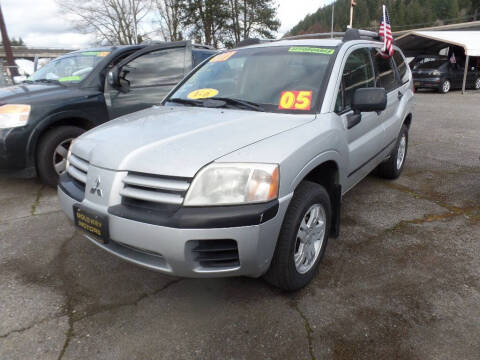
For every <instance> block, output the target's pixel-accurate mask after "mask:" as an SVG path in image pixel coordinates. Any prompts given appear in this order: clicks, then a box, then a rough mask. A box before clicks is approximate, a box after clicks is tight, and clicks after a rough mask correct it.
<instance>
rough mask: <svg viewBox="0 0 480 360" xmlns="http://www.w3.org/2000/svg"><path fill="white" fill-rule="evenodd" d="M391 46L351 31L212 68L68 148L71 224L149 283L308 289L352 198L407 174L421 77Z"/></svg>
mask: <svg viewBox="0 0 480 360" xmlns="http://www.w3.org/2000/svg"><path fill="white" fill-rule="evenodd" d="M329 35H330V34H328V36H329ZM381 47H382V43H381V42H380V41H378V37H377V35H376V34H374V33H370V32H365V31H361V30H356V29H351V30H348V31H347V32H346V33H345V34H344V37H343V38H340V39H323V38H322V34H317V35H308V36H302V37H300V38H299V37H295V38H290V39H282V40H279V41H272V42H268V43H261V44H256V45H251V46H246V47H242V48H237V49H234V50H230V51H227V52H224V53H221V54H219V55H216V56H214V57H212V58H211V59H207V60H205V61H204V62H203V63H202V64H201V65H199V66H198V67H197V68H195V69H194V70H193V71H192V72H191V73H190V74H189V75H188V76H187V77H186V78H185V79H184V80H183V81H182V82H180V83H179V85H177V86H176V87H175V88H174V89H173V90H172V91H171V92H170V93H169V94H168V95H167V97H166V98H165V99H164V100H163V101H162V102H161V104H160V105H159V106H153V107H151V108H149V109H145V110H142V111H139V112H136V113H133V114H129V115H126V116H122V117H120V118H118V119H116V120H114V121H111V122H109V123H106V124H103V125H101V126H100V127H98V128H96V129H94V130H91V131H89V132H87V133H85V134H83V135H82V136H80V137H79V138H78V139H77V140H75V141H74V142H73V143H72V145H71V147H70V151H69V154H68V164H67V171H66V173H65V174H63V175H61V177H60V184H59V187H58V196H59V199H60V203H61V206H62V208H63V211H64V212H65V213H66V214H67V216H68V218H69V219H71V220H72V221H74V222H75V224H76V226H77V227H78V228H80V229H81V230H82V232H83V233H84V234H85V236H86V237H87V238H88V239H89V240H90V241H92V242H93V243H94V244H96V245H98V246H99V247H101V248H103V249H104V250H106V251H108V252H110V253H112V254H115V255H116V256H118V257H120V258H122V259H125V260H128V261H130V262H133V263H135V264H138V265H141V266H144V267H147V268H149V269H152V270H157V271H160V272H163V273H166V274H172V275H177V276H183V277H225V276H239V275H243V276H250V277H260V276H264V277H265V279H266V280H267V281H268V282H270V283H271V284H273V285H275V286H278V287H280V288H282V289H286V290H296V289H299V288H301V287H303V286H305V285H306V284H307V283H308V282H309V281H310V280H311V279H312V278H313V276H314V275H315V271H316V269H317V267H318V265H319V262H320V260H321V258H322V256H323V254H324V252H325V247H326V245H327V240H328V238H329V237H337V236H338V235H339V227H340V204H341V198H342V196H343V195H344V194H345V193H346V192H347V191H349V190H350V189H352V188H353V187H354V186H355V184H357V183H358V182H359V181H360V180H362V179H363V178H364V177H365V176H367V175H368V174H369V173H370V172H372V171H373V170H375V171H376V172H377V173H378V174H379V175H380V176H383V177H385V178H387V179H395V178H397V177H398V176H400V174H401V172H402V169H403V168H404V165H405V159H406V155H407V145H408V131H409V128H410V125H411V121H412V106H413V85H412V75H411V72H410V70H409V68H408V66H407V65H406V63H405V58H404V56H403V55H402V53H401V51H400V49H398V48H396V47H395V55H394V56H393V57H391V58H385V57H384V54H383V53H382V52H381Z"/></svg>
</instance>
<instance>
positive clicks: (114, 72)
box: [107, 67, 120, 88]
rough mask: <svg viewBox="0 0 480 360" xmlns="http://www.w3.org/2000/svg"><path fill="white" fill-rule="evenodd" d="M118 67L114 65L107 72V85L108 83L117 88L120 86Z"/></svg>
mask: <svg viewBox="0 0 480 360" xmlns="http://www.w3.org/2000/svg"><path fill="white" fill-rule="evenodd" d="M118 75H119V74H118V68H116V67H114V68H112V69H111V70H110V71H109V72H108V74H107V81H108V85H110V86H111V87H113V88H119V87H120V78H119V76H118Z"/></svg>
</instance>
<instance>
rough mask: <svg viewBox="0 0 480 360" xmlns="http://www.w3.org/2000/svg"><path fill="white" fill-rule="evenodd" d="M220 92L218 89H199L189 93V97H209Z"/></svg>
mask: <svg viewBox="0 0 480 360" xmlns="http://www.w3.org/2000/svg"><path fill="white" fill-rule="evenodd" d="M217 94H218V90H217V89H198V90H195V91H192V92H191V93H190V94H188V95H187V97H188V98H189V99H207V98H211V97H214V96H215V95H217Z"/></svg>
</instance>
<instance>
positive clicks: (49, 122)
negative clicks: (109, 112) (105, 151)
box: [27, 111, 96, 166]
mask: <svg viewBox="0 0 480 360" xmlns="http://www.w3.org/2000/svg"><path fill="white" fill-rule="evenodd" d="M65 125H69V126H77V127H79V128H82V129H84V130H90V129H92V128H93V127H95V125H96V124H95V122H94V121H93V120H91V119H89V118H88V117H87V116H85V115H84V114H83V113H81V112H76V111H74V112H70V111H69V112H62V113H58V114H54V115H52V116H49V117H48V118H46V119H44V120H43V121H40V122H39V123H38V125H37V126H36V127H35V129H34V130H33V131H32V133H31V135H30V138H29V140H28V144H27V164H29V165H30V166H36V157H35V154H36V152H37V148H38V144H39V143H40V140H41V139H42V137H43V136H44V135H45V134H46V133H47V132H48V131H49V130H51V129H53V128H56V127H59V126H65Z"/></svg>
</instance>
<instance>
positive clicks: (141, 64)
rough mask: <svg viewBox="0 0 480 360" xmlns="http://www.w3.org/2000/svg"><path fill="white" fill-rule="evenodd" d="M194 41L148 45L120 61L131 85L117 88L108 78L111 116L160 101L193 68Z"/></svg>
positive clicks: (119, 65)
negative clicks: (192, 46) (192, 43)
mask: <svg viewBox="0 0 480 360" xmlns="http://www.w3.org/2000/svg"><path fill="white" fill-rule="evenodd" d="M191 51H192V49H191V45H190V42H185V41H182V42H176V43H169V44H162V45H155V46H149V47H146V48H144V49H142V50H140V51H137V52H135V53H134V54H132V55H130V56H129V57H127V58H126V59H124V60H123V61H121V62H120V63H119V64H118V65H117V69H118V72H119V74H120V78H121V79H122V82H123V83H124V84H127V86H125V87H122V88H115V87H113V86H112V85H110V84H109V82H108V77H107V79H106V81H105V101H106V104H107V108H108V113H109V117H110V119H114V118H116V117H119V116H122V115H125V114H128V113H132V112H135V111H139V110H142V109H145V108H147V107H151V106H153V105H156V104H160V102H161V101H162V99H163V98H164V97H165V95H167V94H168V92H169V91H170V90H171V89H172V88H173V87H174V86H175V85H176V84H177V83H178V82H179V81H180V80H182V79H183V77H184V76H185V74H186V73H187V72H188V71H189V70H190V69H191V68H192V53H191Z"/></svg>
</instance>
